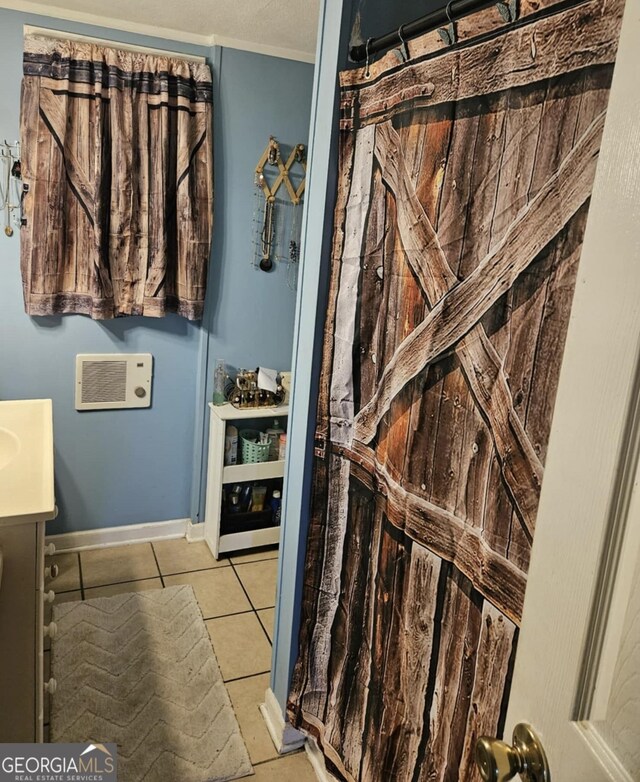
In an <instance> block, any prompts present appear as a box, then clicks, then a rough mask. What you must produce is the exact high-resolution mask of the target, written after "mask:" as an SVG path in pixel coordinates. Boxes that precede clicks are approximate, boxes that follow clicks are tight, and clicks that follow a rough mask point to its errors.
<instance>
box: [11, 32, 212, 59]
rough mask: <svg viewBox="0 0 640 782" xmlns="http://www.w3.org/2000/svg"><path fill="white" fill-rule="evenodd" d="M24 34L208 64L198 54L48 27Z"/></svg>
mask: <svg viewBox="0 0 640 782" xmlns="http://www.w3.org/2000/svg"><path fill="white" fill-rule="evenodd" d="M23 34H24V35H42V36H45V37H46V38H57V39H61V40H67V41H79V42H81V43H95V44H97V45H98V46H106V47H108V48H110V49H120V50H122V51H125V52H137V53H140V54H156V55H160V56H162V57H171V58H173V59H179V60H187V61H188V62H198V63H200V62H206V58H205V57H200V56H198V55H197V54H183V53H181V52H172V51H168V50H166V49H156V48H155V47H153V46H137V45H135V44H129V43H123V42H122V41H111V40H109V39H107V38H97V37H93V36H90V35H80V34H78V33H67V32H65V31H64V30H52V29H50V28H48V27H34V26H33V25H29V24H25V25H24V27H23Z"/></svg>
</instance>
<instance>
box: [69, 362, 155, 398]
mask: <svg viewBox="0 0 640 782" xmlns="http://www.w3.org/2000/svg"><path fill="white" fill-rule="evenodd" d="M152 370H153V356H152V355H151V353H124V354H123V353H81V354H78V355H77V356H76V410H116V409H119V408H126V407H150V405H151V374H152Z"/></svg>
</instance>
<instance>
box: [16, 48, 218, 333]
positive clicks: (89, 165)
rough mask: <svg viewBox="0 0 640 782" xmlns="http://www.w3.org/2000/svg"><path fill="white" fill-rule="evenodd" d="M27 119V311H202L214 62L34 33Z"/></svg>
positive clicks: (194, 314) (27, 67)
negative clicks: (146, 54)
mask: <svg viewBox="0 0 640 782" xmlns="http://www.w3.org/2000/svg"><path fill="white" fill-rule="evenodd" d="M141 67H144V68H145V69H147V70H146V71H140V68H141ZM140 84H144V85H149V84H150V85H152V88H149V89H147V88H145V89H142V88H139V87H138V86H137V85H140ZM21 129H22V149H23V161H24V168H23V180H24V182H25V184H26V185H27V187H28V192H27V194H26V198H25V204H24V206H25V218H26V222H25V224H24V225H23V228H22V232H21V233H22V243H21V268H22V275H23V289H24V297H25V309H26V311H27V313H28V314H30V315H51V314H58V313H82V314H86V315H90V316H91V317H93V318H96V319H105V318H113V317H120V316H124V315H149V316H153V317H160V316H162V315H164V314H165V313H166V312H177V313H178V314H180V315H183V316H184V317H187V318H189V319H191V320H199V319H200V317H201V315H202V310H203V305H204V295H205V287H206V276H207V267H208V263H209V254H210V244H211V230H212V209H213V179H212V154H213V153H212V145H211V73H210V70H209V67H208V66H207V65H205V64H203V63H193V62H187V61H181V60H180V59H179V58H170V59H168V58H167V57H163V56H159V57H146V58H144V60H143V61H142V60H141V59H140V57H139V56H136V55H134V54H133V53H131V52H125V51H121V50H117V49H111V48H109V47H99V46H95V45H89V44H87V43H85V42H81V41H70V40H64V39H49V38H46V37H41V36H27V38H26V39H25V54H24V79H23V89H22V119H21Z"/></svg>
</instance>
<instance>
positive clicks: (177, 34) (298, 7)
mask: <svg viewBox="0 0 640 782" xmlns="http://www.w3.org/2000/svg"><path fill="white" fill-rule="evenodd" d="M318 4H319V0H109V2H108V3H105V2H104V0H35V2H32V1H31V0H0V7H4V8H13V9H16V10H22V11H28V12H31V13H37V14H45V15H48V16H55V17H59V18H61V19H65V20H71V21H77V22H85V23H88V24H97V25H100V26H103V27H111V28H115V29H117V30H128V31H130V32H137V33H143V34H146V35H156V36H159V37H162V38H169V39H172V40H178V41H186V42H189V43H196V44H201V45H204V46H208V45H211V44H219V45H221V46H231V47H233V48H239V49H248V50H250V51H257V52H264V53H265V54H273V55H275V56H280V57H287V58H289V59H295V60H305V61H307V62H310V61H312V60H313V57H314V54H315V47H316V30H317V24H318Z"/></svg>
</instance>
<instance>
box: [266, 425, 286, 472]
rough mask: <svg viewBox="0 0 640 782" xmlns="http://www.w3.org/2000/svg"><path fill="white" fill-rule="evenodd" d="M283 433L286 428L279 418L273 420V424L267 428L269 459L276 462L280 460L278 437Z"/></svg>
mask: <svg viewBox="0 0 640 782" xmlns="http://www.w3.org/2000/svg"><path fill="white" fill-rule="evenodd" d="M281 434H284V429H283V428H282V427H281V426H280V422H279V421H278V419H277V418H275V419H274V421H273V426H272V427H270V428H269V429H267V435H268V436H269V461H270V462H275V461H277V460H278V438H279V437H280V435H281Z"/></svg>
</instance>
